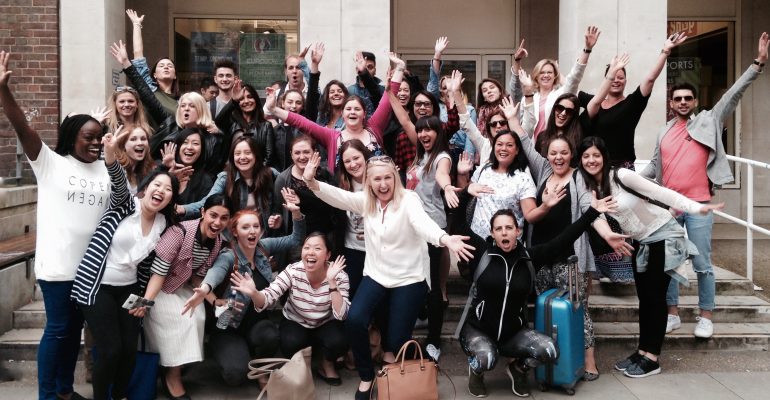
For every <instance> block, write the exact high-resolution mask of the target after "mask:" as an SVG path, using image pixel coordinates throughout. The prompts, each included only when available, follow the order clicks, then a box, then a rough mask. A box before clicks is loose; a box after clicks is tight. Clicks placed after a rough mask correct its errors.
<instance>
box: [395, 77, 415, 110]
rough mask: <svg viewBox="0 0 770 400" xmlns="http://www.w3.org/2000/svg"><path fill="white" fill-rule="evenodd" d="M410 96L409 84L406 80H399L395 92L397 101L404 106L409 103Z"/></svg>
mask: <svg viewBox="0 0 770 400" xmlns="http://www.w3.org/2000/svg"><path fill="white" fill-rule="evenodd" d="M410 97H412V89H411V88H410V87H409V84H408V83H407V82H406V81H403V82H401V85H399V87H398V93H397V94H396V98H398V102H399V103H400V104H401V105H402V106H404V107H406V106H407V104H409V98H410Z"/></svg>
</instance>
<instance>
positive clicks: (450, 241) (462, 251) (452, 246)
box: [440, 235, 476, 261]
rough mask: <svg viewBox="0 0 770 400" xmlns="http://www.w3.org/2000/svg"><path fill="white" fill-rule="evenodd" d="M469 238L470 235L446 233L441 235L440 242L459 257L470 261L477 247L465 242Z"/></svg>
mask: <svg viewBox="0 0 770 400" xmlns="http://www.w3.org/2000/svg"><path fill="white" fill-rule="evenodd" d="M467 240H470V237H469V236H460V235H451V236H450V235H444V236H442V237H441V239H440V242H441V244H443V245H444V246H446V248H447V249H448V250H449V251H450V252H451V253H452V254H454V255H455V257H457V258H458V259H461V260H463V261H469V260H470V259H472V258H473V253H471V252H472V251H473V250H476V248H475V247H473V246H471V245H469V244H467V243H465V241H467Z"/></svg>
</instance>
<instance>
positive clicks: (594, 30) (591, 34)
mask: <svg viewBox="0 0 770 400" xmlns="http://www.w3.org/2000/svg"><path fill="white" fill-rule="evenodd" d="M601 34H602V31H600V30H599V28H598V27H596V26H593V25H591V26H589V27H588V28H586V34H585V43H584V44H585V47H583V49H582V51H581V52H580V57H578V64H588V57H590V56H591V50H593V48H594V46H596V42H597V41H599V35H601Z"/></svg>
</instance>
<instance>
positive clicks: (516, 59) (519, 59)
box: [513, 57, 521, 62]
mask: <svg viewBox="0 0 770 400" xmlns="http://www.w3.org/2000/svg"><path fill="white" fill-rule="evenodd" d="M513 61H516V62H519V61H521V57H519V58H516V57H514V58H513Z"/></svg>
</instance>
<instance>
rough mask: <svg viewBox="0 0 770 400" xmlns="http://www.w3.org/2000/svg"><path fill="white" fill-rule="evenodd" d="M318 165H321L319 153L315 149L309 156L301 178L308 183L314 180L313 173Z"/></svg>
mask: <svg viewBox="0 0 770 400" xmlns="http://www.w3.org/2000/svg"><path fill="white" fill-rule="evenodd" d="M319 165H321V155H320V154H319V153H318V152H317V151H316V152H314V153H313V155H311V156H310V160H309V161H308V162H307V165H306V166H305V171H304V172H303V173H302V180H304V181H305V182H308V183H309V182H313V181H315V174H316V171H317V170H318V166H319Z"/></svg>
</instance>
